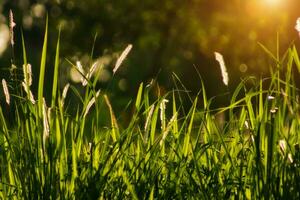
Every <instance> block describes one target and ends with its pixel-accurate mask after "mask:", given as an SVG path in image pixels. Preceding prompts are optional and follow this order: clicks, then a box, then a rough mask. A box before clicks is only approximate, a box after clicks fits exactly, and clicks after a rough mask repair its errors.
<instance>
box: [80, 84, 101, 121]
mask: <svg viewBox="0 0 300 200" xmlns="http://www.w3.org/2000/svg"><path fill="white" fill-rule="evenodd" d="M99 94H100V90H99V91H98V92H97V93H96V95H95V96H94V97H93V98H92V99H91V100H90V101H89V103H88V104H87V106H86V109H85V112H84V115H83V117H86V115H87V114H88V113H89V111H90V109H91V107H92V106H93V105H94V103H95V102H96V98H97V97H98V96H99Z"/></svg>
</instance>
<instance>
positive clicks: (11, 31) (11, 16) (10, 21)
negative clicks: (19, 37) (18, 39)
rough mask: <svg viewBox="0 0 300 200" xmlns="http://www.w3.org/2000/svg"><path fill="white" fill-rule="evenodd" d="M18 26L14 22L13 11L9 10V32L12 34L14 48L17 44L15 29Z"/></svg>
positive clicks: (11, 39)
mask: <svg viewBox="0 0 300 200" xmlns="http://www.w3.org/2000/svg"><path fill="white" fill-rule="evenodd" d="M15 26H16V23H15V22H14V15H13V12H12V10H9V32H10V43H11V45H12V46H13V45H14V44H15V42H14V27H15Z"/></svg>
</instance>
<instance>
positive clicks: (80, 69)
mask: <svg viewBox="0 0 300 200" xmlns="http://www.w3.org/2000/svg"><path fill="white" fill-rule="evenodd" d="M76 67H77V70H78V71H79V72H80V77H81V78H80V82H81V83H83V82H84V80H85V79H84V77H83V75H84V70H83V67H82V65H81V62H80V61H77V62H76Z"/></svg>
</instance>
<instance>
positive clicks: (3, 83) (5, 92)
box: [2, 79, 10, 105]
mask: <svg viewBox="0 0 300 200" xmlns="http://www.w3.org/2000/svg"><path fill="white" fill-rule="evenodd" d="M2 87H3V92H4V96H5V101H6V103H7V104H8V105H9V104H10V95H9V91H8V87H7V83H6V80H5V79H2Z"/></svg>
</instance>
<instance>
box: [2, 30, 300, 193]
mask: <svg viewBox="0 0 300 200" xmlns="http://www.w3.org/2000/svg"><path fill="white" fill-rule="evenodd" d="M47 37H48V36H47V29H46V33H45V40H44V47H43V50H42V58H41V66H40V76H39V86H38V98H37V99H36V100H35V99H34V97H33V95H32V93H31V91H30V86H31V78H30V68H29V66H28V63H27V59H26V48H25V42H24V40H23V55H24V57H23V61H24V66H23V67H24V74H23V76H24V80H23V81H22V83H20V81H17V82H16V81H15V80H7V82H8V85H9V86H10V87H9V88H11V87H15V90H14V92H15V93H13V94H11V95H10V96H11V100H10V101H9V102H10V105H6V108H7V107H8V108H13V110H14V116H15V117H14V118H15V119H14V120H13V123H12V122H10V121H9V119H8V118H7V117H6V113H5V112H4V111H3V110H4V109H5V108H4V107H1V108H0V163H1V166H0V197H1V198H2V199H225V198H226V199H227V198H236V199H299V198H300V168H299V166H300V147H299V139H300V138H299V130H300V114H299V113H300V110H299V89H298V88H297V87H296V85H295V83H294V78H293V73H292V72H293V71H294V70H295V69H298V70H299V69H300V62H299V57H298V54H297V51H296V48H295V47H294V46H293V47H291V48H289V49H288V50H287V51H286V53H285V55H284V56H283V57H282V58H280V57H279V56H274V55H272V54H271V53H270V52H269V51H268V50H266V49H265V50H266V51H267V53H268V54H270V57H271V59H273V60H274V61H275V62H274V63H275V65H274V66H273V71H272V72H271V76H270V78H266V79H256V78H251V77H249V78H247V79H245V80H243V81H241V83H240V84H239V85H238V86H237V87H236V90H235V91H234V92H233V94H232V95H231V101H230V104H229V105H228V106H227V107H222V108H219V109H211V108H210V106H211V104H212V99H208V98H207V96H206V92H205V87H204V85H203V84H202V88H201V90H200V92H199V94H198V95H197V96H196V97H195V98H193V99H191V97H190V96H189V95H188V93H186V92H182V91H184V87H183V86H182V87H179V86H178V87H177V88H175V89H174V90H173V91H170V92H168V93H167V94H165V95H164V96H159V97H158V98H156V99H155V100H152V98H150V93H151V90H152V87H151V85H147V86H144V85H143V84H141V85H140V88H139V90H138V92H137V96H136V99H135V101H134V103H133V105H132V106H133V107H134V109H133V110H134V112H133V114H132V116H131V120H130V122H129V124H128V125H127V126H126V127H121V126H120V123H119V121H118V118H117V117H116V116H115V114H114V110H113V105H111V103H110V96H109V95H108V94H106V92H105V91H97V90H96V89H95V85H96V82H97V79H95V80H93V81H91V80H90V79H89V77H88V75H85V80H86V81H87V85H86V86H84V87H83V88H84V90H85V94H84V95H83V96H80V95H79V94H80V93H79V92H78V91H77V90H76V89H75V87H72V86H70V87H71V88H72V90H70V91H69V93H70V92H73V93H75V95H77V96H78V98H79V99H80V102H81V104H82V105H81V106H79V107H78V109H77V112H76V114H75V115H74V116H72V115H70V114H69V112H68V109H69V108H68V106H67V104H65V103H64V101H65V98H66V95H67V94H68V93H66V91H67V90H65V91H64V92H62V91H59V90H58V76H59V74H58V71H59V39H58V43H57V51H56V58H55V62H54V68H53V70H54V73H53V74H54V78H53V80H54V81H53V88H52V98H51V102H48V104H47V103H46V101H45V100H44V98H43V96H44V93H45V92H46V91H43V85H44V77H45V68H46V67H50V66H46V62H45V61H46V56H47V51H46V49H47ZM127 53H128V52H127ZM74 67H75V66H74ZM19 68H21V67H20V66H18V67H17V69H19ZM294 68H295V69H294ZM79 71H80V70H79ZM82 75H84V74H82ZM178 83H179V84H177V85H180V82H178ZM246 85H247V86H246ZM249 85H251V86H249ZM68 87H69V86H67V87H66V88H68ZM186 96H187V97H188V98H185V97H186ZM189 98H190V99H191V102H192V104H191V105H192V106H191V107H190V108H189V109H188V110H187V109H186V108H184V107H183V106H182V105H183V101H182V99H189ZM71 101H72V99H71ZM200 102H201V103H200ZM47 105H49V106H47ZM70 105H71V104H70ZM91 107H92V108H93V110H94V111H93V112H91V111H90V109H91ZM105 113H106V114H105ZM107 113H108V115H107ZM222 114H223V115H225V116H226V118H225V121H223V122H220V121H218V120H217V118H216V116H217V115H222ZM107 116H109V119H110V124H107V126H105V127H103V126H101V125H100V124H99V123H98V122H99V120H100V119H101V118H103V117H107Z"/></svg>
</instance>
